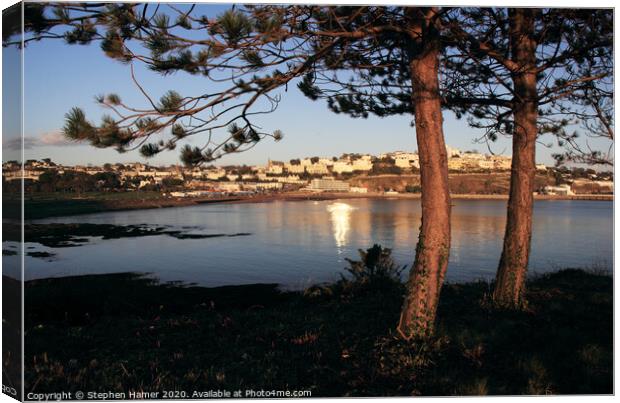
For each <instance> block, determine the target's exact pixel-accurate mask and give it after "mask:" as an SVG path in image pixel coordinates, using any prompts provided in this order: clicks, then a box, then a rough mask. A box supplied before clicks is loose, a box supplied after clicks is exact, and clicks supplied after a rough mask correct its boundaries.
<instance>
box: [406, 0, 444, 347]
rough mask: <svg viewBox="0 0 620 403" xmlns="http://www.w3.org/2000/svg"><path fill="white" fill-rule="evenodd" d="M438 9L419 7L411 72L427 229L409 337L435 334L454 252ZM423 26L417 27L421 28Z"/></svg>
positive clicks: (413, 280)
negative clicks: (435, 22) (435, 24)
mask: <svg viewBox="0 0 620 403" xmlns="http://www.w3.org/2000/svg"><path fill="white" fill-rule="evenodd" d="M435 13H436V10H434V9H421V8H417V7H416V8H415V9H412V10H411V14H412V15H413V16H414V21H418V22H417V24H416V23H415V22H414V24H413V25H414V28H413V32H412V35H413V38H416V40H415V41H414V44H413V46H412V50H411V53H410V54H411V58H410V63H409V69H410V72H411V81H412V90H413V92H412V102H413V110H414V114H415V129H416V137H417V142H418V154H419V157H420V181H421V186H422V225H421V227H420V235H419V239H418V245H417V247H416V256H415V261H414V263H413V267H412V269H411V273H410V275H409V281H408V283H407V295H406V297H405V301H404V305H403V308H402V312H401V316H400V322H399V324H398V332H399V333H400V334H401V336H402V337H404V338H405V339H412V338H418V337H427V336H429V335H430V334H432V332H433V325H434V321H435V314H436V311H437V303H438V301H439V293H440V291H441V286H442V284H443V279H444V276H445V273H446V269H447V266H448V256H449V253H450V193H449V190H448V157H447V152H446V145H445V142H444V137H443V129H442V123H443V118H442V113H441V101H440V97H439V78H438V71H439V50H440V47H439V41H438V35H437V31H436V29H435V28H434V27H433V26H432V24H433V22H432V21H431V19H432V17H433V15H434V14H435ZM416 25H417V26H416Z"/></svg>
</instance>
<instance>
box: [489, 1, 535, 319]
mask: <svg viewBox="0 0 620 403" xmlns="http://www.w3.org/2000/svg"><path fill="white" fill-rule="evenodd" d="M536 12H537V11H536V10H535V9H513V10H511V16H510V22H511V42H512V54H513V60H514V61H515V62H516V63H517V65H518V66H519V69H518V70H517V71H515V72H513V82H514V91H515V97H514V106H513V115H514V133H513V137H512V168H511V176H510V197H509V199H508V217H507V221H506V233H505V235H504V247H503V250H502V255H501V259H500V262H499V268H498V270H497V277H496V285H495V290H494V292H493V299H494V300H495V302H496V303H497V304H498V305H500V306H504V307H507V308H518V307H519V306H521V304H522V303H523V292H524V289H525V279H526V275H527V265H528V260H529V255H530V243H531V239H532V211H533V204H534V197H533V192H534V176H535V174H536V136H537V132H538V131H537V126H536V121H537V119H538V101H537V90H536V84H537V83H536V41H535V39H534V38H532V36H531V34H532V33H533V32H534V19H535V13H536Z"/></svg>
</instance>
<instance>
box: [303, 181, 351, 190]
mask: <svg viewBox="0 0 620 403" xmlns="http://www.w3.org/2000/svg"><path fill="white" fill-rule="evenodd" d="M307 189H308V190H311V191H315V192H348V191H349V184H348V183H347V182H344V181H339V180H335V179H313V180H312V181H311V182H310V185H309V186H308V188H307Z"/></svg>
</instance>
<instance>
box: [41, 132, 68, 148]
mask: <svg viewBox="0 0 620 403" xmlns="http://www.w3.org/2000/svg"><path fill="white" fill-rule="evenodd" d="M39 143H40V145H43V146H74V145H77V143H75V142H72V141H69V140H67V139H66V138H65V136H64V135H63V134H62V132H61V131H60V130H54V131H51V132H46V133H43V134H42V135H41V137H40V139H39Z"/></svg>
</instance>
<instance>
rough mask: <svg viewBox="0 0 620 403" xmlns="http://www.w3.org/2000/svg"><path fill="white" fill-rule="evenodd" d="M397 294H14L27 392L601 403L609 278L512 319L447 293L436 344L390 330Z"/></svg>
mask: <svg viewBox="0 0 620 403" xmlns="http://www.w3.org/2000/svg"><path fill="white" fill-rule="evenodd" d="M402 292H403V289H402V285H400V284H399V283H396V282H394V281H392V280H389V279H378V280H377V279H375V280H373V281H369V282H364V283H359V282H347V281H341V282H339V283H337V284H334V285H331V286H325V287H313V288H311V289H309V290H306V291H305V292H303V293H281V292H278V290H277V288H276V286H275V285H253V286H240V287H221V288H215V289H206V288H200V287H182V286H179V285H161V284H157V283H155V282H153V281H150V280H148V279H145V278H144V277H140V276H139V275H136V274H121V275H105V276H83V277H74V278H63V279H49V280H37V281H31V282H28V283H27V284H26V312H27V317H26V346H27V347H26V388H25V390H26V393H28V392H39V393H43V392H56V391H73V392H75V391H78V390H80V391H102V392H103V391H105V392H108V391H123V392H128V391H130V390H134V391H135V390H139V391H162V390H176V391H186V393H187V394H188V395H187V397H191V394H192V392H193V391H195V390H198V391H207V390H231V391H234V390H238V389H242V390H244V391H245V390H246V389H258V390H272V389H276V390H310V391H312V396H314V397H317V396H384V395H484V394H572V393H589V394H610V393H612V392H613V389H612V387H613V381H612V374H613V372H612V371H613V367H612V364H613V355H612V343H613V329H612V323H613V315H612V311H613V303H612V300H613V294H612V279H611V277H610V276H608V275H603V274H593V273H586V272H584V271H580V270H564V271H561V272H558V273H554V274H550V275H547V276H543V277H540V278H537V279H535V280H533V281H531V282H530V284H529V288H528V301H529V305H528V307H527V309H526V310H525V311H522V312H505V311H498V310H495V309H494V308H492V307H491V305H490V304H489V303H488V294H489V292H490V286H489V284H487V283H482V282H480V283H471V284H460V285H447V286H445V287H444V289H443V292H442V297H441V306H440V309H439V315H438V317H439V323H438V330H437V335H436V337H435V338H434V339H433V340H431V341H427V342H424V343H421V342H417V343H411V342H410V343H407V342H404V341H401V340H399V339H398V338H397V337H396V335H395V334H394V333H393V329H394V327H395V324H396V323H397V321H398V314H399V309H400V305H401V300H402Z"/></svg>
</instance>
